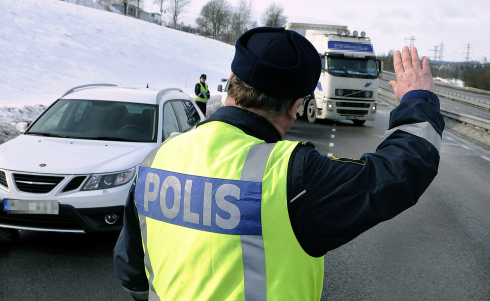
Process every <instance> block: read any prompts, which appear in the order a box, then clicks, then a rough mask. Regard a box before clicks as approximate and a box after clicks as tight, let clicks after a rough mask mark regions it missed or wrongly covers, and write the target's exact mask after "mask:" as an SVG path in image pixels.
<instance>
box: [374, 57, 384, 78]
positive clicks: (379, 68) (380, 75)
mask: <svg viewBox="0 0 490 301" xmlns="http://www.w3.org/2000/svg"><path fill="white" fill-rule="evenodd" d="M376 65H378V78H383V66H384V62H383V61H380V60H376Z"/></svg>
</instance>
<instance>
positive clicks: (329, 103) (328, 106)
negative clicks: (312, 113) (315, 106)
mask: <svg viewBox="0 0 490 301" xmlns="http://www.w3.org/2000/svg"><path fill="white" fill-rule="evenodd" d="M327 110H328V111H333V102H331V101H327Z"/></svg>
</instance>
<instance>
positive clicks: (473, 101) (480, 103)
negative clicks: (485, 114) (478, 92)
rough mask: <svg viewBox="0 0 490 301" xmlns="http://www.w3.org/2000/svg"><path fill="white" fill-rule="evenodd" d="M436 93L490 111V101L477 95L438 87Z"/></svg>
mask: <svg viewBox="0 0 490 301" xmlns="http://www.w3.org/2000/svg"><path fill="white" fill-rule="evenodd" d="M436 95H437V96H439V97H442V98H446V99H451V100H455V101H458V102H461V103H464V104H469V105H472V106H475V107H478V108H481V109H484V110H487V111H490V101H485V100H482V99H479V98H476V97H469V96H464V95H461V94H458V93H452V92H446V91H442V90H438V89H436Z"/></svg>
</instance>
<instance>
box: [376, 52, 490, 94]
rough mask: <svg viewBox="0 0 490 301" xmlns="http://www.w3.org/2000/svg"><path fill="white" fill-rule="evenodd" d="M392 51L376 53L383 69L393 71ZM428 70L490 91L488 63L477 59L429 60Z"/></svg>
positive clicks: (466, 84)
mask: <svg viewBox="0 0 490 301" xmlns="http://www.w3.org/2000/svg"><path fill="white" fill-rule="evenodd" d="M394 52H395V51H394V50H390V51H389V52H388V53H387V54H385V53H381V54H380V55H378V59H379V60H381V61H383V64H384V70H385V71H390V72H395V70H394V68H393V53H394ZM430 71H431V73H432V76H434V77H440V78H445V79H459V80H461V81H463V82H464V85H465V86H466V87H472V88H476V89H482V90H488V91H490V64H482V63H480V62H478V61H470V62H446V61H431V62H430Z"/></svg>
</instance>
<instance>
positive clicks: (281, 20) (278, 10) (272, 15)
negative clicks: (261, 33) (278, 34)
mask: <svg viewBox="0 0 490 301" xmlns="http://www.w3.org/2000/svg"><path fill="white" fill-rule="evenodd" d="M286 22H287V17H286V16H285V15H284V7H282V4H281V3H279V4H276V3H275V2H272V3H271V5H269V7H267V8H266V9H265V12H264V14H262V23H263V24H264V26H282V25H284V24H285V23H286Z"/></svg>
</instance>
